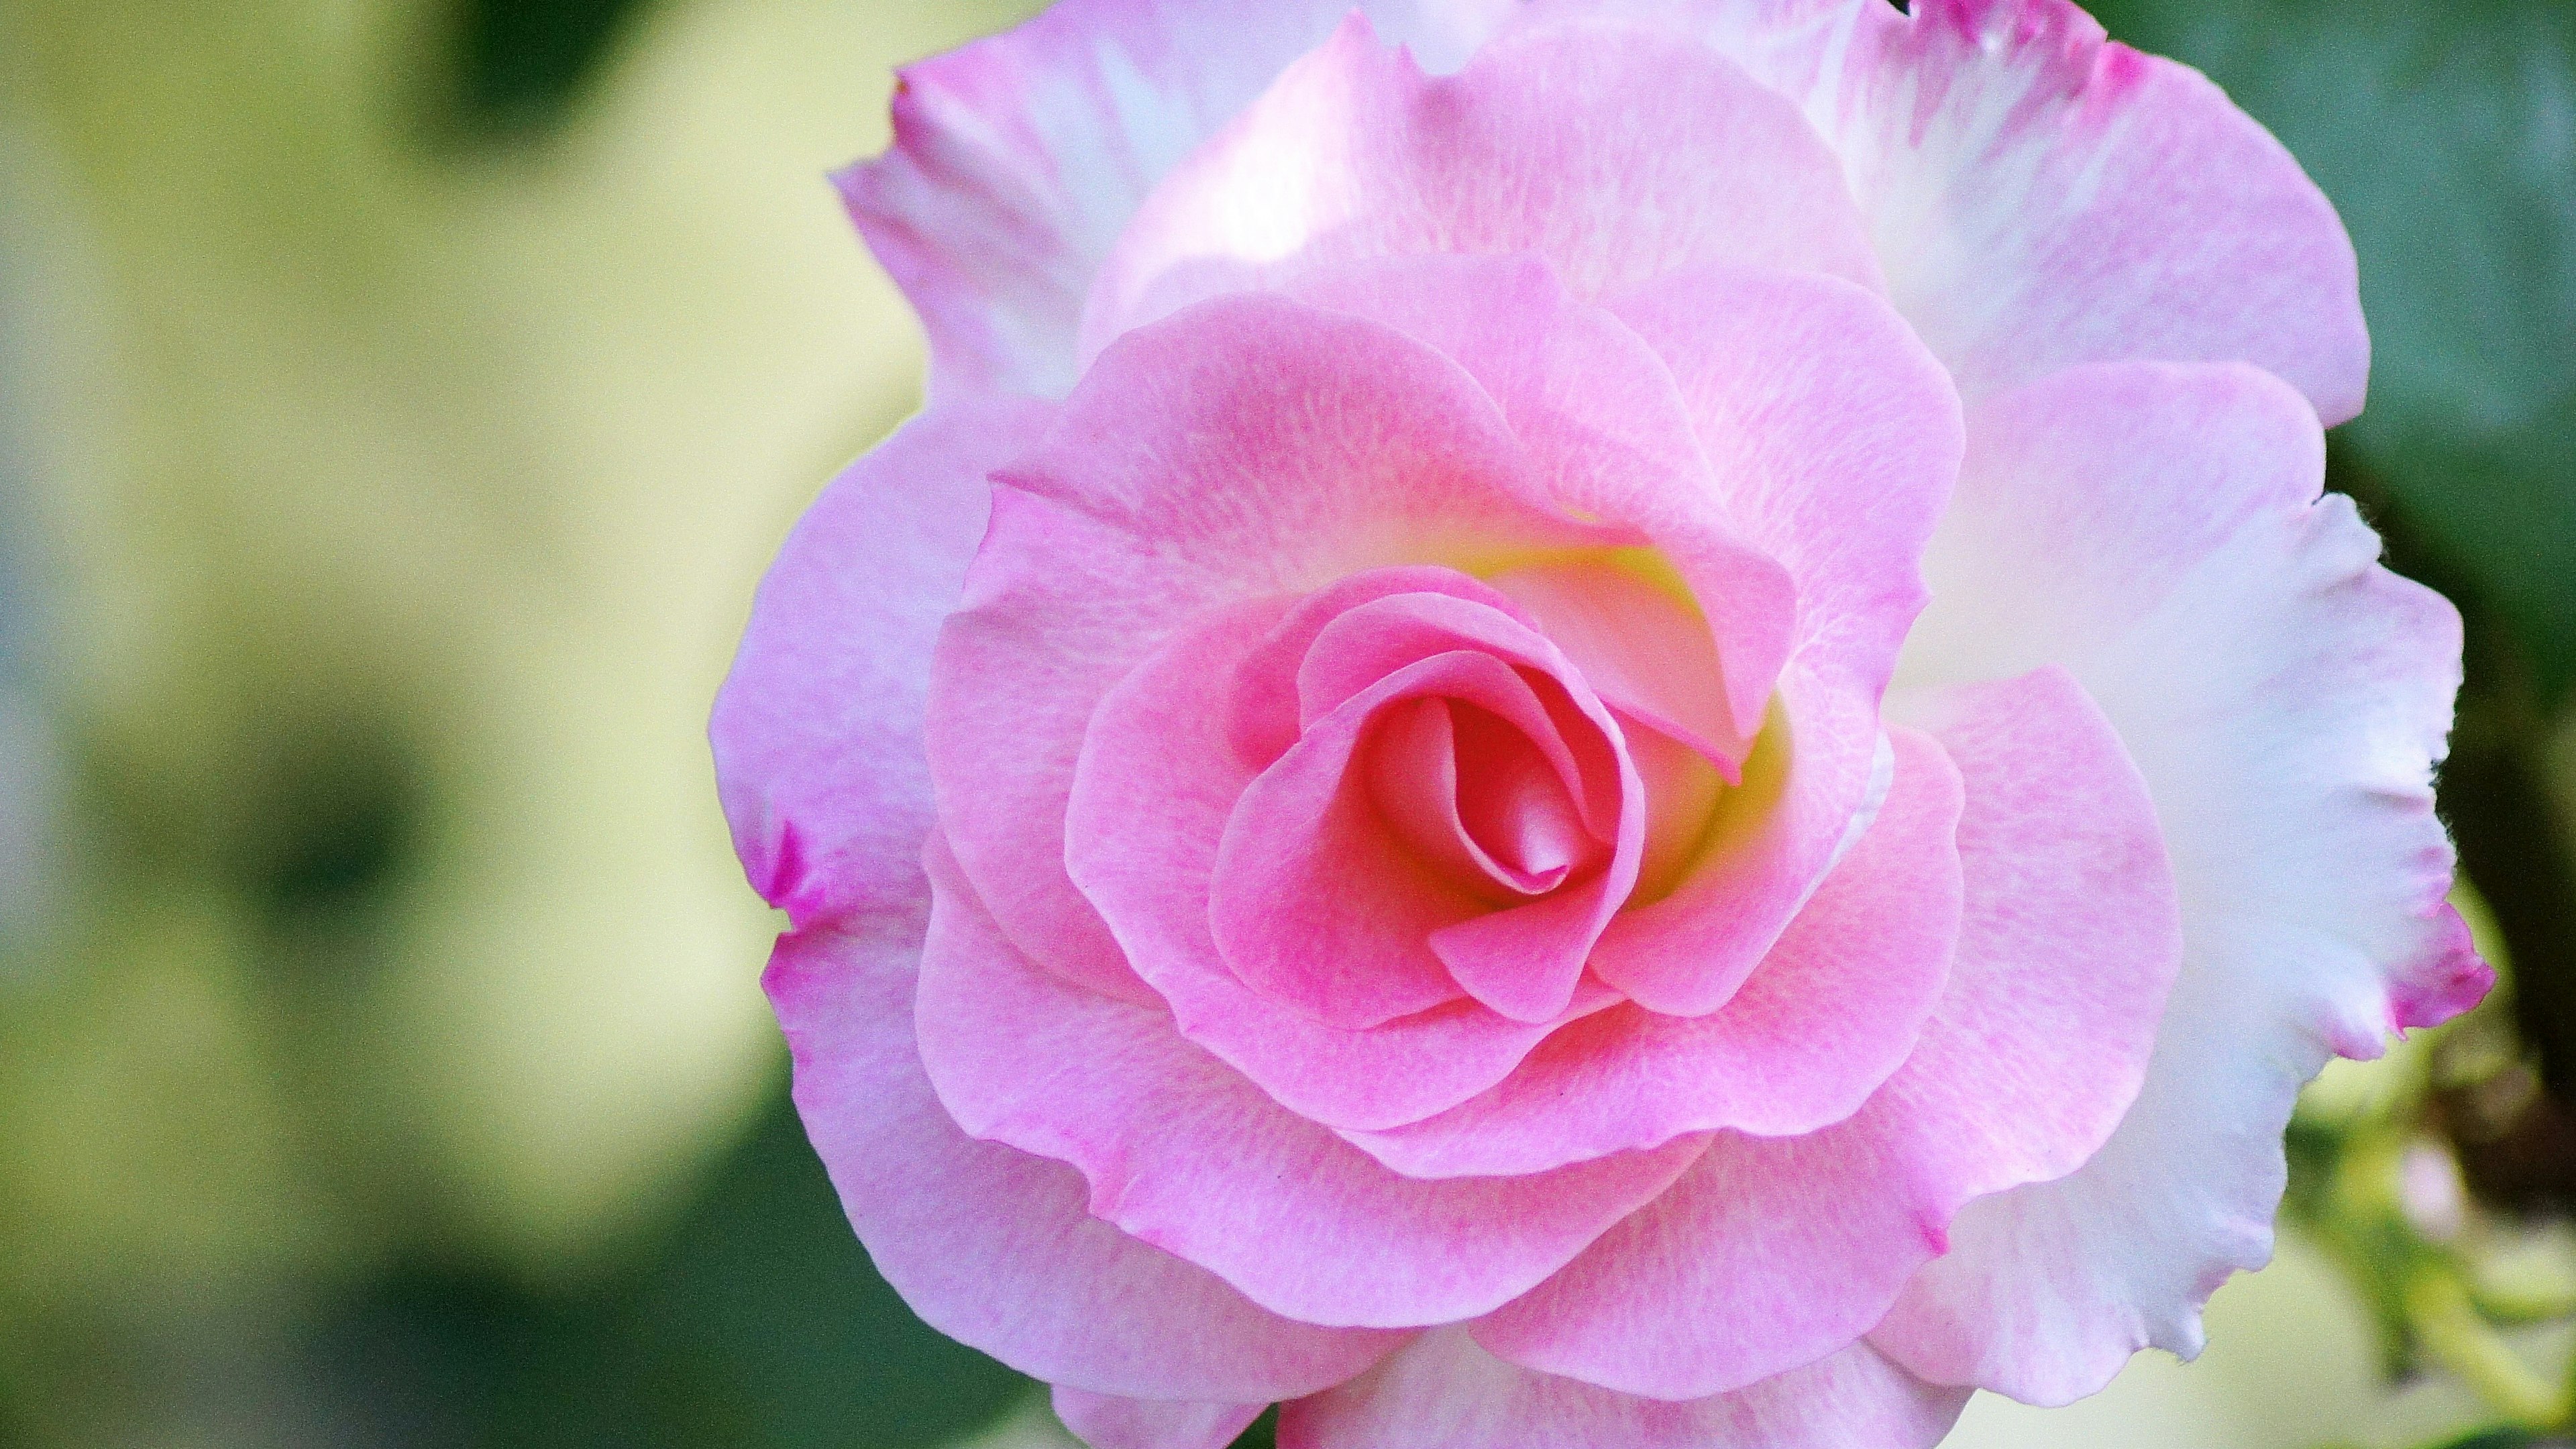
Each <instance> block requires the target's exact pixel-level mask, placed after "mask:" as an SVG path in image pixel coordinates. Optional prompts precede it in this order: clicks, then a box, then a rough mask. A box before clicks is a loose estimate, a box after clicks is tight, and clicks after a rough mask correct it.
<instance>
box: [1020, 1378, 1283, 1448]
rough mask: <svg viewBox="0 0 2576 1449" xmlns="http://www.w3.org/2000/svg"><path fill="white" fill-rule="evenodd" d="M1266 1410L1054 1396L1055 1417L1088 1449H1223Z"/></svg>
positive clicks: (1068, 1392) (1061, 1392)
mask: <svg viewBox="0 0 2576 1449" xmlns="http://www.w3.org/2000/svg"><path fill="white" fill-rule="evenodd" d="M1268 1407H1270V1406H1269V1405H1268V1404H1199V1403H1174V1402H1171V1401H1169V1400H1162V1399H1122V1398H1116V1397H1113V1396H1111V1395H1108V1394H1086V1393H1084V1392H1083V1391H1082V1390H1080V1389H1068V1388H1061V1387H1060V1388H1058V1389H1057V1390H1056V1391H1055V1416H1056V1417H1057V1418H1059V1419H1061V1420H1063V1421H1064V1426H1065V1427H1066V1428H1068V1429H1071V1430H1072V1431H1073V1432H1074V1434H1075V1435H1076V1437H1078V1438H1080V1439H1081V1440H1082V1442H1083V1443H1085V1444H1088V1445H1090V1446H1091V1449H1226V1446H1227V1445H1228V1444H1231V1443H1233V1442H1234V1437H1235V1436H1236V1435H1237V1434H1240V1433H1242V1432H1243V1431H1244V1429H1245V1428H1246V1427H1247V1426H1249V1425H1250V1424H1251V1423H1252V1421H1253V1420H1255V1419H1258V1418H1260V1417H1261V1411H1262V1410H1263V1409H1266V1408H1268Z"/></svg>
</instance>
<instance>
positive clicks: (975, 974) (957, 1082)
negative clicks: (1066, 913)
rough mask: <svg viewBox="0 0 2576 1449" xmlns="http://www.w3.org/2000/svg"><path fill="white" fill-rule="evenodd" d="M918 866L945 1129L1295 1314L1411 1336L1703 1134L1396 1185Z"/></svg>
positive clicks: (942, 871)
mask: <svg viewBox="0 0 2576 1449" xmlns="http://www.w3.org/2000/svg"><path fill="white" fill-rule="evenodd" d="M930 874H931V883H932V886H933V888H934V891H935V892H936V904H935V906H934V908H933V910H932V913H931V924H930V937H929V941H928V944H927V945H926V946H925V947H924V948H923V955H922V969H921V987H920V994H919V996H918V998H917V1013H916V1014H917V1020H918V1025H919V1031H920V1040H921V1054H922V1061H923V1064H924V1066H925V1067H927V1069H928V1071H929V1075H930V1079H931V1081H932V1083H933V1084H934V1085H935V1086H936V1088H937V1089H938V1092H939V1098H940V1101H941V1102H942V1103H943V1104H944V1105H946V1106H947V1108H948V1109H949V1111H950V1113H951V1114H952V1115H953V1116H954V1117H955V1118H956V1119H957V1121H958V1123H959V1125H961V1126H963V1127H964V1128H965V1129H966V1130H967V1132H968V1133H969V1134H970V1135H973V1136H976V1137H980V1138H985V1139H988V1140H993V1141H1000V1142H1005V1143H1008V1144H1010V1145H1011V1146H1014V1147H1018V1148H1020V1149H1022V1150H1023V1151H1028V1152H1035V1153H1038V1154H1040V1155H1042V1156H1046V1157H1052V1158H1055V1159H1057V1160H1059V1161H1065V1162H1070V1163H1072V1164H1073V1165H1074V1166H1076V1167H1078V1168H1080V1169H1081V1170H1082V1173H1083V1175H1084V1176H1085V1177H1086V1178H1087V1179H1088V1180H1089V1181H1090V1183H1091V1205H1092V1210H1093V1212H1094V1213H1096V1214H1097V1215H1099V1216H1101V1217H1103V1218H1106V1219H1107V1220H1109V1221H1110V1222H1113V1223H1115V1224H1117V1225H1118V1226H1120V1227H1122V1228H1125V1229H1126V1230H1127V1231H1128V1232H1130V1233H1132V1234H1134V1235H1135V1236H1136V1237H1138V1238H1141V1239H1143V1240H1144V1241H1146V1242H1148V1243H1152V1244H1154V1245H1155V1246H1157V1247H1160V1248H1163V1249H1165V1250H1167V1251H1169V1252H1172V1253H1174V1254H1177V1255H1179V1256H1180V1257H1183V1258H1186V1259H1188V1260H1189V1261H1191V1262H1193V1263H1197V1264H1199V1265H1201V1266H1202V1267H1205V1268H1207V1269H1209V1270H1210V1271H1212V1272H1214V1273H1216V1274H1217V1275H1218V1276H1220V1277H1222V1278H1224V1279H1225V1280H1226V1281H1227V1282H1229V1283H1232V1284H1234V1285H1235V1286H1236V1287H1237V1288H1240V1289H1241V1290H1243V1292H1244V1294H1245V1296H1246V1297H1249V1298H1251V1299H1252V1300H1253V1301H1254V1302H1256V1303H1259V1304H1262V1305H1263V1306H1265V1307H1268V1308H1270V1309H1271V1310H1272V1311H1274V1312H1278V1313H1284V1314H1288V1315H1290V1316H1292V1317H1295V1318H1297V1319H1299V1320H1300V1321H1302V1322H1307V1323H1325V1324H1342V1325H1364V1326H1371V1327H1387V1328H1395V1327H1414V1326H1418V1325H1422V1324H1430V1323H1446V1322H1451V1321H1454V1320H1457V1319H1460V1318H1467V1317H1472V1316H1474V1315H1476V1314H1478V1313H1482V1312H1485V1311H1487V1310H1488V1309H1491V1308H1493V1307H1495V1306H1496V1305H1498V1304H1501V1303H1503V1302H1505V1301H1507V1300H1509V1299H1511V1298H1513V1297H1515V1296H1517V1295H1518V1294H1520V1293H1522V1292H1525V1291H1527V1290H1528V1289H1529V1288H1530V1287H1531V1286H1532V1285H1533V1284H1536V1283H1538V1282H1539V1281H1540V1280H1542V1279H1544V1278H1545V1277H1547V1275H1549V1274H1550V1273H1553V1272H1555V1271H1556V1270H1557V1269H1558V1268H1560V1267H1562V1266H1564V1264H1565V1262H1566V1261H1567V1260H1568V1259H1570V1258H1572V1257H1573V1256H1574V1255H1575V1254H1576V1253H1578V1252H1580V1251H1581V1250H1582V1248H1583V1246H1584V1244H1586V1243H1588V1242H1590V1241H1592V1239H1593V1238H1595V1237H1596V1236H1598V1235H1599V1234H1600V1233H1601V1231H1602V1230H1603V1229H1604V1228H1606V1227H1608V1226H1609V1225H1610V1224H1612V1223H1614V1222H1616V1221H1618V1220H1619V1219H1620V1218H1622V1217H1625V1216H1626V1215H1627V1214H1629V1213H1630V1212H1633V1211H1635V1210H1636V1209H1637V1208H1638V1207H1639V1206H1640V1205H1642V1204H1644V1203H1645V1202H1647V1201H1649V1200H1650V1199H1652V1198H1653V1197H1654V1196H1655V1195H1656V1194H1657V1193H1659V1192H1661V1191H1663V1190H1664V1188H1665V1187H1667V1186H1668V1185H1670V1184H1671V1182H1672V1181H1673V1179H1674V1177H1675V1176H1676V1175H1678V1174H1679V1173H1680V1172H1682V1171H1683V1170H1684V1169H1685V1168H1687V1167H1688V1166H1689V1165H1690V1162H1691V1160H1692V1159H1693V1158H1695V1157H1696V1156H1698V1155H1699V1152H1700V1150H1701V1149H1702V1147H1703V1146H1704V1145H1705V1139H1699V1138H1683V1139H1680V1140H1677V1141H1675V1142H1672V1143H1670V1144H1667V1145H1666V1146H1665V1147H1663V1148H1661V1149H1658V1150H1656V1151H1653V1152H1634V1153H1624V1154H1622V1155H1620V1156H1617V1157H1612V1158H1605V1159H1602V1160H1601V1161H1598V1162H1593V1163H1585V1164H1581V1165H1579V1166H1575V1167H1569V1168H1564V1169H1561V1170H1559V1171H1556V1172H1551V1173H1541V1174H1536V1175H1533V1176H1529V1177H1519V1178H1500V1179H1494V1178H1486V1179H1463V1178H1462V1179H1456V1180H1452V1181H1448V1182H1421V1181H1417V1180H1415V1179H1412V1178H1406V1177H1399V1176H1397V1175H1396V1174H1394V1173H1392V1172H1389V1171H1387V1170H1386V1169H1385V1168H1384V1167H1381V1166H1380V1165H1378V1163H1377V1162H1375V1161H1374V1160H1372V1159H1371V1158H1370V1157H1368V1156H1367V1155H1366V1154H1365V1153H1362V1152H1361V1151H1360V1150H1359V1149H1358V1148H1355V1147H1353V1146H1351V1145H1350V1144H1349V1143H1346V1142H1344V1141H1342V1140H1341V1139H1340V1138H1338V1137H1335V1136H1334V1135H1333V1134H1332V1133H1331V1132H1329V1131H1327V1130H1326V1129H1324V1128H1322V1127H1320V1126H1318V1125H1316V1124H1315V1123H1313V1122H1310V1121H1307V1120H1306V1119H1305V1118H1303V1117H1299V1116H1297V1115H1296V1114H1294V1113H1292V1112H1289V1111H1287V1110H1286V1109H1284V1108H1282V1107H1281V1106H1280V1105H1279V1104H1278V1103H1276V1102H1274V1101H1272V1100H1271V1099H1270V1098H1268V1097H1266V1096H1264V1095H1263V1094H1262V1093H1261V1091H1260V1090H1259V1089H1258V1088H1256V1087H1254V1086H1253V1085H1252V1084H1251V1083H1250V1082H1249V1081H1247V1080H1245V1079H1244V1078H1243V1077H1242V1076H1241V1075H1239V1074H1237V1073H1236V1072H1235V1071H1234V1070H1232V1069H1231V1068H1229V1067H1227V1066H1226V1065H1225V1064H1224V1063H1222V1062H1219V1061H1218V1060H1217V1059H1216V1058H1214V1057H1212V1056H1209V1055H1208V1054H1207V1053H1206V1052H1204V1051H1202V1050H1200V1049H1199V1048H1198V1047H1196V1046H1194V1045H1192V1044H1191V1043H1189V1042H1188V1041H1186V1040H1184V1039H1183V1038H1182V1037H1181V1036H1180V1034H1179V1033H1178V1032H1176V1031H1175V1030H1174V1029H1173V1025H1172V1020H1171V1018H1170V1017H1168V1016H1166V1015H1164V1014H1162V1013H1160V1012H1156V1011H1151V1010H1147V1009H1145V1008H1141V1007H1135V1006H1130V1005H1128V1004H1127V1003H1125V1002H1121V1001H1116V1000H1113V999H1111V998H1109V997H1106V996H1101V995H1098V994H1096V993H1092V992H1087V991H1084V990H1082V989H1081V988H1079V987H1076V986H1071V985H1068V984H1066V983H1064V982H1062V981H1060V980H1059V979H1057V978H1056V977H1054V976H1052V975H1050V974H1048V973H1046V972H1044V971H1040V970H1038V969H1037V968H1035V967H1033V966H1031V965H1030V964H1029V963H1028V961H1027V960H1026V958H1024V957H1022V956H1021V955H1020V953H1019V951H1018V950H1017V948H1015V947H1013V946H1012V945H1011V943H1010V942H1009V940H1008V939H1006V938H1005V937H1004V936H1003V935H1002V934H1001V933H1000V932H999V931H998V930H996V929H995V928H994V925H993V922H992V919H991V918H990V917H989V916H987V915H986V914H985V913H984V911H983V909H982V907H981V906H980V905H979V904H978V903H977V902H976V900H975V898H974V895H973V892H972V889H971V888H970V887H968V886H967V885H966V884H965V882H964V881H963V879H962V878H960V877H959V876H958V875H957V874H956V873H955V871H954V869H953V867H952V866H950V865H949V863H948V862H947V860H946V858H945V857H944V856H942V855H940V854H938V853H936V852H935V851H934V853H933V855H932V856H931V858H930ZM1206 1397H1218V1396H1206ZM1224 1397H1234V1396H1224Z"/></svg>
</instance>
